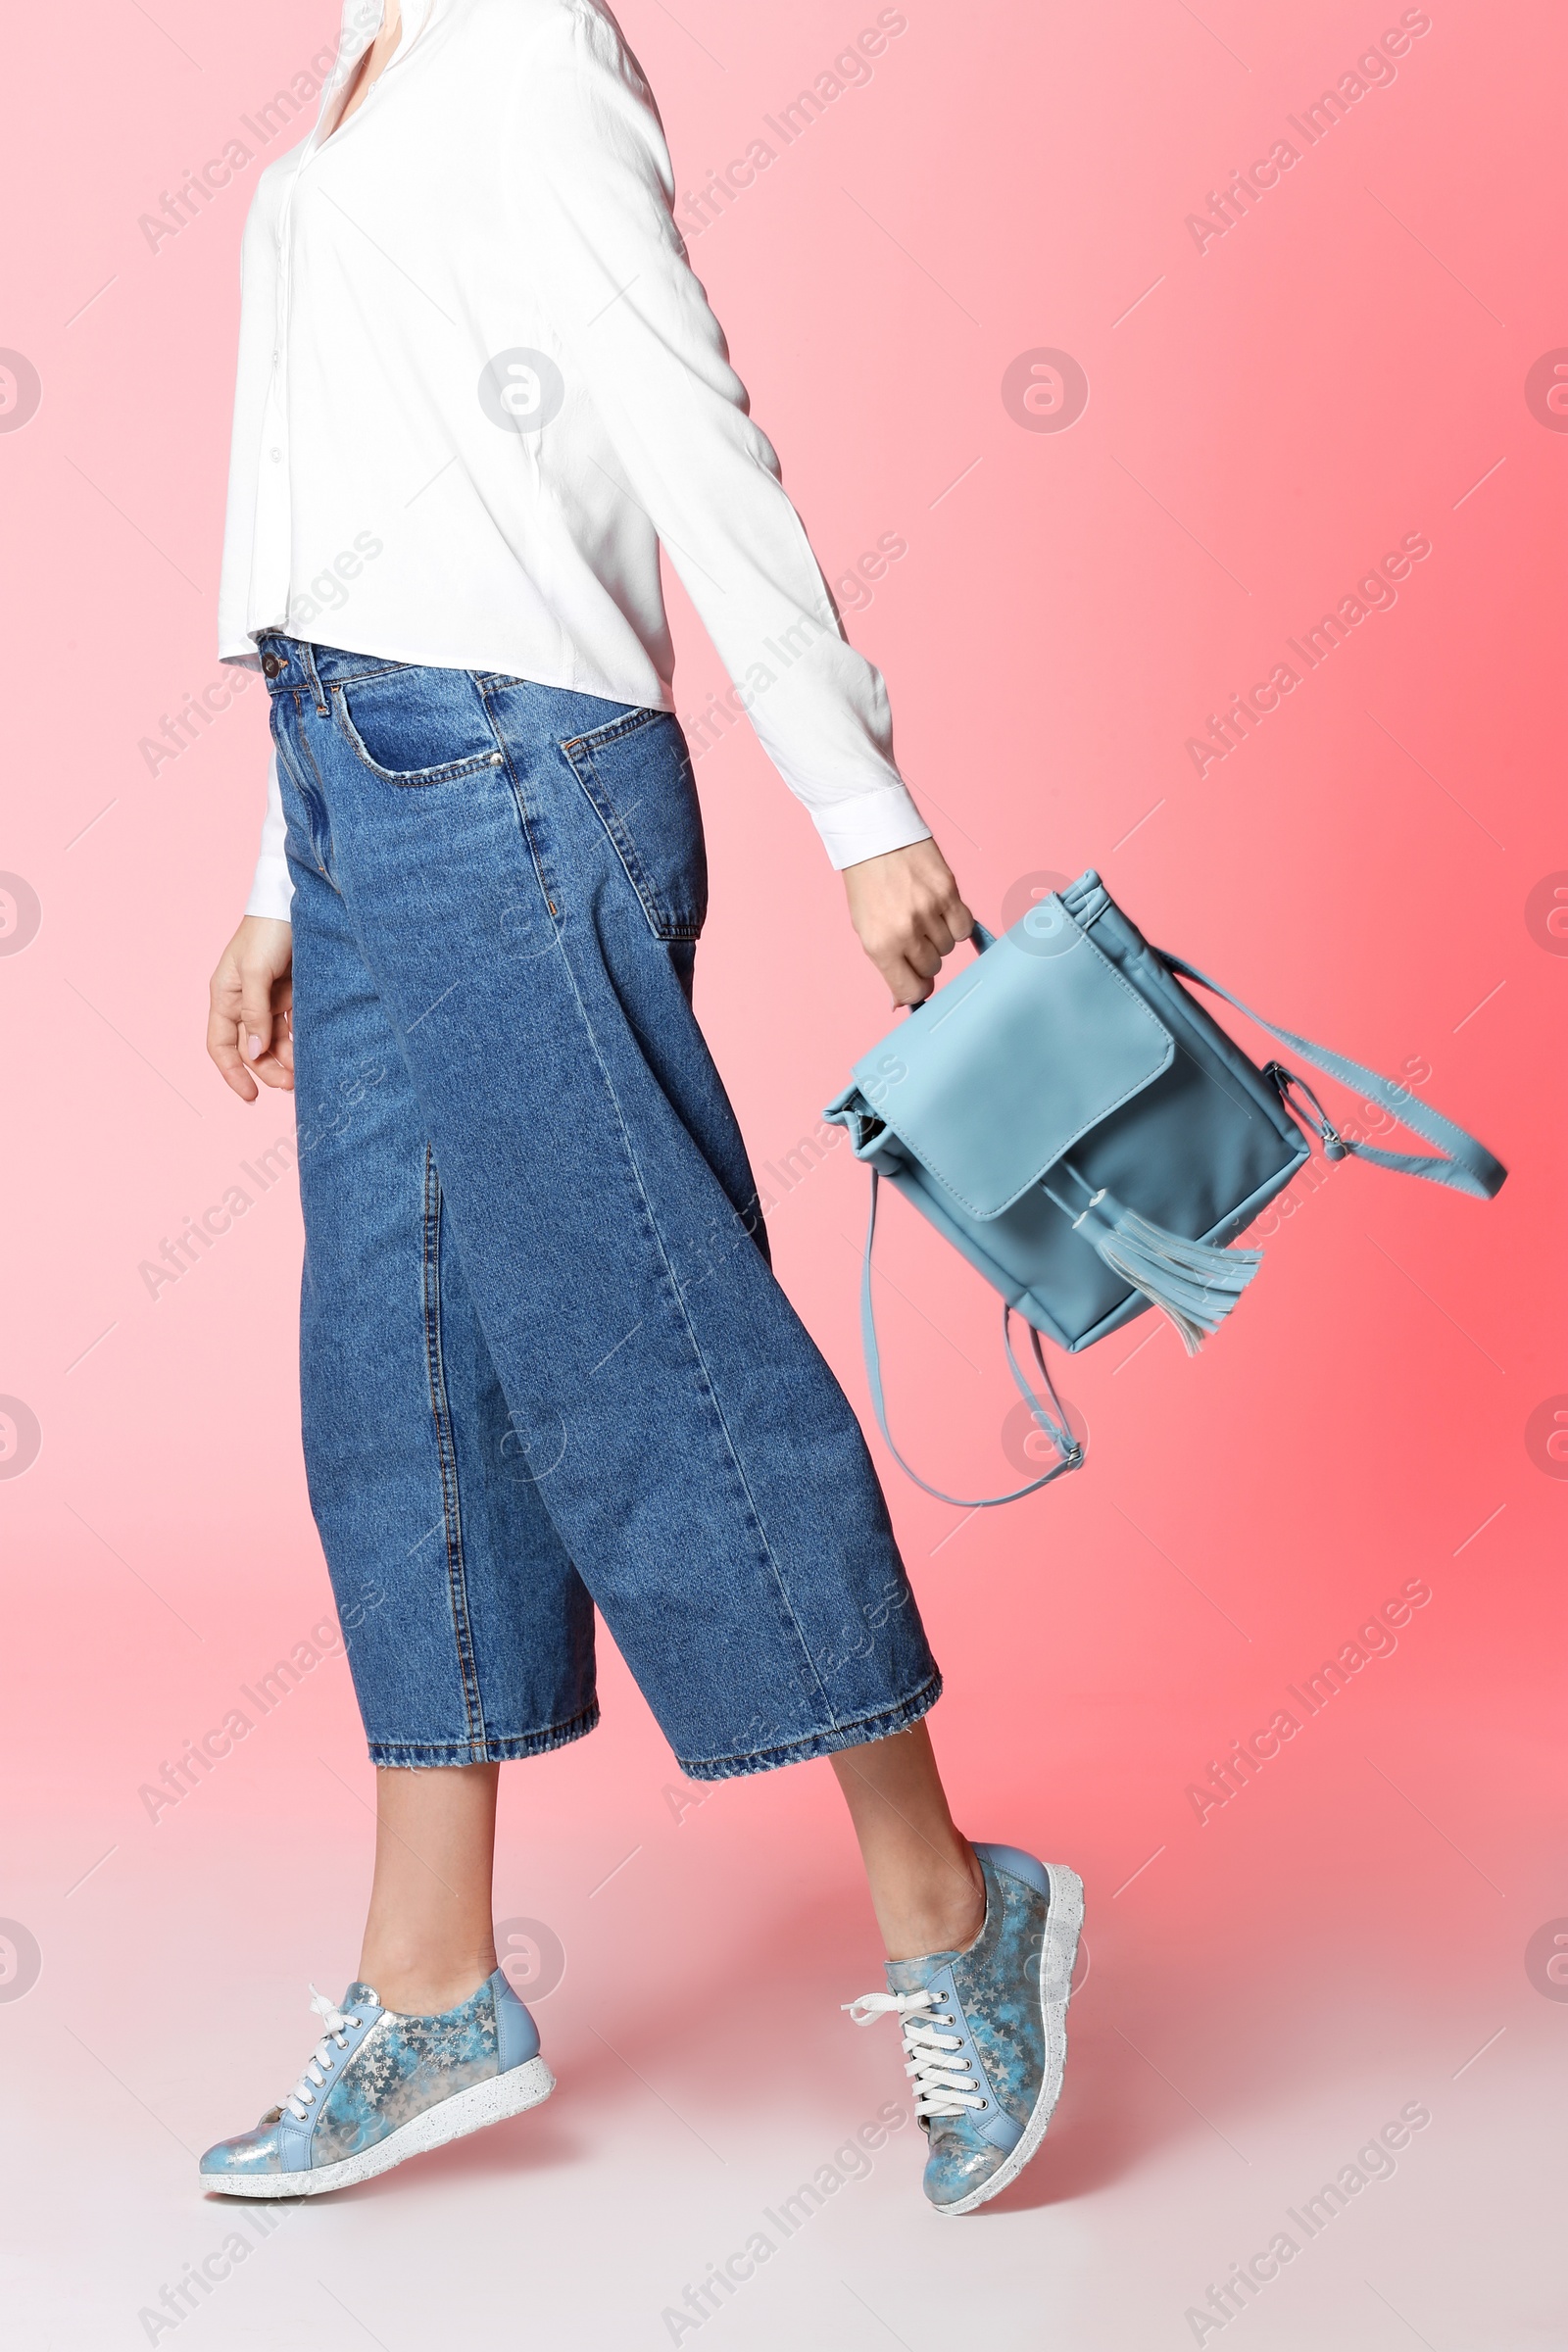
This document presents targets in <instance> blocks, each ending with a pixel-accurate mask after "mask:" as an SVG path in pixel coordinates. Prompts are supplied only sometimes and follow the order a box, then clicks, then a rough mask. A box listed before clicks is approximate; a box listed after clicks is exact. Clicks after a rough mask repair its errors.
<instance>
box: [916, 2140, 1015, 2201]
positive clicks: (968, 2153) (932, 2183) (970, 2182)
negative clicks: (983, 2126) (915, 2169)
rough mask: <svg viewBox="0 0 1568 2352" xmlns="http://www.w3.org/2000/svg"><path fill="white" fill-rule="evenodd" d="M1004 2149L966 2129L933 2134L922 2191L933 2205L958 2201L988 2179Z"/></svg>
mask: <svg viewBox="0 0 1568 2352" xmlns="http://www.w3.org/2000/svg"><path fill="white" fill-rule="evenodd" d="M1004 2155H1005V2151H1004V2150H1003V2149H1001V2148H996V2147H992V2146H991V2145H990V2144H989V2142H988V2141H986V2140H983V2139H981V2138H979V2137H978V2136H977V2135H974V2134H971V2133H970V2132H967V2131H944V2132H943V2133H942V2135H941V2137H940V2138H937V2137H935V2136H933V2140H932V2146H931V2153H930V2155H929V2156H928V2157H927V2158H926V2166H925V2180H924V2182H923V2186H924V2188H925V2193H926V2195H927V2197H928V2198H929V2199H930V2201H931V2203H932V2204H933V2205H938V2206H941V2205H957V2204H959V2203H961V2201H962V2200H963V2198H965V2197H967V2196H968V2195H970V2194H971V2192H972V2191H973V2190H975V2189H977V2188H979V2187H980V2186H981V2185H982V2184H983V2183H984V2182H985V2181H987V2180H990V2178H991V2176H992V2174H993V2173H994V2172H995V2171H996V2169H997V2167H998V2165H999V2164H1001V2163H1002V2162H1003V2161H1004Z"/></svg>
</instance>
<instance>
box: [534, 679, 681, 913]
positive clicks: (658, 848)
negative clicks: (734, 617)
mask: <svg viewBox="0 0 1568 2352" xmlns="http://www.w3.org/2000/svg"><path fill="white" fill-rule="evenodd" d="M561 748H562V751H563V752H564V754H565V757H566V759H567V760H568V762H569V763H570V766H571V771H572V773H573V775H574V776H575V777H576V779H577V781H578V783H579V784H580V785H581V786H582V789H583V791H584V792H585V793H586V795H587V796H588V799H589V801H590V803H591V804H592V806H593V808H594V809H595V810H596V812H597V814H598V816H599V819H600V822H601V823H602V824H603V826H604V828H605V831H606V832H607V833H608V834H609V836H610V839H611V842H612V844H613V848H614V850H615V853H616V855H617V857H618V858H619V859H620V862H621V864H622V865H623V866H624V867H625V869H626V877H627V880H628V881H629V882H630V883H631V886H632V888H633V890H635V891H636V893H637V896H638V898H639V899H640V900H641V902H642V908H643V912H644V914H645V915H646V916H647V918H648V927H649V929H650V930H651V931H652V933H653V935H654V937H655V938H656V939H695V938H696V937H697V936H698V934H699V932H700V931H701V930H702V927H703V920H704V917H705V916H706V914H707V912H708V855H707V851H706V849H705V847H704V843H703V816H702V809H701V808H700V807H699V805H698V800H697V785H696V781H695V779H694V777H693V775H692V762H691V755H690V753H689V752H688V751H687V748H686V738H685V737H684V735H683V734H682V733H681V731H680V723H679V721H678V720H677V719H676V717H675V716H674V713H673V712H672V711H627V712H626V713H625V715H624V716H623V717H620V718H617V719H613V720H612V721H611V723H610V724H609V725H608V726H604V727H595V728H594V729H593V730H592V732H591V733H589V734H587V735H574V736H571V737H570V738H568V740H567V741H566V742H564V743H563V745H562V747H561Z"/></svg>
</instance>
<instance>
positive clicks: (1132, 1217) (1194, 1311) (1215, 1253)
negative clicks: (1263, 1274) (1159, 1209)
mask: <svg viewBox="0 0 1568 2352" xmlns="http://www.w3.org/2000/svg"><path fill="white" fill-rule="evenodd" d="M1073 1231H1074V1232H1075V1233H1081V1234H1082V1235H1083V1238H1084V1240H1085V1241H1086V1242H1088V1243H1090V1244H1091V1245H1092V1247H1093V1248H1094V1249H1096V1250H1099V1252H1100V1254H1101V1256H1102V1257H1103V1259H1104V1261H1105V1263H1106V1265H1107V1266H1109V1267H1110V1268H1111V1270H1112V1272H1113V1273H1116V1274H1119V1275H1120V1276H1121V1278H1122V1280H1123V1282H1126V1283H1130V1284H1131V1285H1132V1287H1133V1289H1134V1290H1135V1291H1142V1292H1143V1294H1144V1297H1145V1298H1146V1299H1150V1300H1151V1301H1152V1304H1153V1305H1155V1306H1157V1307H1158V1308H1159V1309H1160V1310H1161V1312H1162V1313H1163V1314H1165V1315H1167V1316H1168V1317H1169V1318H1170V1320H1171V1322H1172V1323H1174V1324H1175V1326H1176V1328H1177V1330H1178V1331H1179V1332H1180V1333H1181V1335H1182V1342H1183V1345H1184V1346H1185V1348H1186V1349H1187V1352H1188V1354H1189V1355H1196V1354H1197V1353H1198V1350H1199V1348H1201V1346H1202V1344H1203V1341H1204V1339H1205V1337H1207V1335H1208V1334H1210V1333H1211V1332H1216V1331H1218V1329H1219V1327H1220V1325H1221V1323H1223V1322H1224V1320H1225V1317H1226V1316H1227V1315H1228V1314H1229V1313H1230V1311H1231V1308H1232V1307H1233V1306H1234V1305H1235V1304H1236V1301H1237V1299H1239V1298H1240V1297H1241V1295H1242V1293H1243V1291H1245V1290H1246V1288H1247V1286H1248V1284H1249V1283H1250V1281H1251V1279H1252V1277H1253V1275H1254V1274H1255V1273H1256V1272H1257V1270H1258V1268H1259V1266H1260V1265H1261V1264H1262V1263H1263V1252H1262V1250H1222V1249H1218V1248H1216V1247H1215V1245H1214V1244H1213V1243H1212V1242H1189V1241H1186V1240H1184V1238H1183V1237H1182V1235H1181V1234H1179V1233H1170V1232H1168V1231H1167V1230H1166V1228H1165V1227H1164V1226H1163V1225H1153V1224H1151V1223H1150V1221H1149V1219H1148V1218H1147V1217H1141V1216H1140V1215H1139V1214H1138V1211H1137V1210H1136V1209H1133V1208H1129V1207H1127V1205H1126V1203H1125V1202H1124V1201H1118V1200H1117V1198H1116V1196H1115V1194H1114V1193H1108V1192H1106V1191H1105V1190H1104V1188H1103V1187H1102V1188H1101V1190H1100V1191H1099V1192H1098V1193H1096V1194H1095V1196H1094V1198H1093V1200H1092V1201H1090V1202H1089V1205H1088V1206H1087V1207H1086V1208H1085V1209H1084V1210H1083V1212H1082V1213H1081V1214H1080V1215H1079V1216H1076V1217H1074V1218H1073Z"/></svg>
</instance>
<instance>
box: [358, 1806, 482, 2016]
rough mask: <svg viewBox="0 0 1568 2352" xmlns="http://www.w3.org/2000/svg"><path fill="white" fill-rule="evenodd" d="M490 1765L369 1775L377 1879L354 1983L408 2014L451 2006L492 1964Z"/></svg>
mask: <svg viewBox="0 0 1568 2352" xmlns="http://www.w3.org/2000/svg"><path fill="white" fill-rule="evenodd" d="M499 1772H500V1766H499V1765H496V1764H457V1765H445V1764H444V1765H438V1766H435V1767H433V1768H431V1769H429V1770H423V1771H403V1770H397V1771H389V1770H387V1769H386V1768H385V1767H377V1770H376V1775H375V1877H374V1879H373V1881H372V1882H371V1887H370V1911H369V1917H368V1919H367V1921H366V1923H365V1945H364V1949H363V1951H362V1953H361V1956H360V1982H361V1983H362V1984H363V1985H369V1987H370V1989H371V1991H372V1992H373V1993H374V1994H375V1996H376V1998H377V1999H378V2000H379V2001H380V2003H381V2005H382V2007H383V2008H386V2009H395V2010H399V2011H401V2013H402V2014H403V2015H404V2016H405V2017H434V2016H439V2015H440V2014H441V2013H442V2012H443V2011H444V2010H447V2009H455V2008H456V2007H457V2005H458V2003H459V2002H460V2001H466V1999H467V1998H468V1995H469V1994H470V1993H471V1992H474V1991H476V1990H477V1989H478V1987H479V1986H480V1985H482V1984H483V1983H484V1981H485V1979H486V1977H488V1976H489V1975H490V1974H491V1972H492V1970H493V1969H494V1968H495V1965H496V1945H495V1927H494V1923H493V1920H492V1918H491V1909H490V1890H491V1877H492V1873H493V1870H494V1865H495V1843H496V1781H497V1778H498V1775H499Z"/></svg>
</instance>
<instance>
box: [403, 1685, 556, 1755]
mask: <svg viewBox="0 0 1568 2352" xmlns="http://www.w3.org/2000/svg"><path fill="white" fill-rule="evenodd" d="M598 1728H599V1701H598V1700H597V1698H593V1699H590V1700H589V1702H588V1704H587V1705H586V1706H585V1707H580V1708H579V1709H578V1711H577V1713H576V1714H575V1715H568V1716H567V1717H566V1719H565V1721H564V1722H563V1723H546V1724H541V1725H540V1727H539V1729H538V1730H537V1731H532V1732H491V1731H486V1733H485V1736H484V1740H483V1743H482V1744H483V1747H484V1751H485V1752H484V1753H483V1754H482V1755H474V1753H473V1752H472V1751H473V1745H474V1743H473V1741H472V1740H377V1739H373V1738H371V1737H369V1736H367V1740H366V1746H367V1748H368V1751H369V1754H370V1757H371V1760H372V1762H379V1761H380V1760H381V1759H382V1758H383V1757H388V1758H390V1757H398V1758H402V1757H415V1758H419V1759H424V1760H426V1761H427V1760H429V1759H430V1758H432V1757H439V1758H440V1759H441V1760H442V1761H443V1762H444V1763H452V1764H458V1763H475V1764H505V1763H515V1762H520V1761H522V1760H523V1759H524V1758H526V1757H529V1756H542V1755H547V1754H548V1753H549V1752H550V1750H551V1749H552V1748H557V1747H565V1746H567V1745H569V1743H570V1742H571V1741H572V1740H586V1738H587V1737H588V1734H589V1733H590V1732H593V1731H597V1730H598ZM502 1750H506V1751H509V1752H507V1753H502V1752H501V1751H502Z"/></svg>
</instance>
